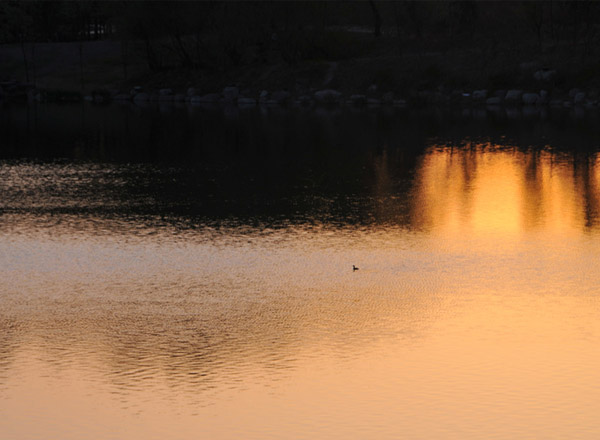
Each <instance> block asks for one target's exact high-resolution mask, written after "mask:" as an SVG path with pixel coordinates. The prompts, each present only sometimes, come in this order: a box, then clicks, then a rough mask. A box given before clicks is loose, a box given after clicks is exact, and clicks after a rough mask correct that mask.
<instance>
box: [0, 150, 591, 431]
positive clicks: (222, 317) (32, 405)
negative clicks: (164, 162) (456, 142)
mask: <svg viewBox="0 0 600 440" xmlns="http://www.w3.org/2000/svg"><path fill="white" fill-rule="evenodd" d="M598 160H599V159H598V156H597V155H588V156H586V157H584V158H574V157H572V156H568V155H561V154H558V153H553V152H551V151H537V150H531V151H523V150H518V149H512V148H505V147H502V148H501V147H498V146H492V145H469V146H468V147H465V148H447V147H444V146H440V145H434V146H432V147H431V148H430V149H429V150H428V151H427V152H426V154H424V155H423V156H422V158H421V160H420V162H419V164H418V166H417V168H416V169H415V173H414V179H413V180H412V182H411V183H410V185H409V187H410V189H409V190H408V191H407V192H406V193H396V192H394V190H393V189H392V188H394V178H393V177H392V176H393V172H392V171H393V170H391V169H390V166H391V165H390V161H389V157H388V156H387V153H386V152H384V154H383V155H381V156H380V157H379V158H377V159H376V160H375V162H374V165H373V166H374V170H375V174H376V181H375V186H374V188H373V194H374V199H375V200H372V201H366V202H365V203H364V204H363V205H360V206H359V207H358V209H368V210H372V211H373V212H371V214H373V216H374V217H375V219H376V221H375V222H374V223H373V224H369V226H368V227H366V226H353V225H346V226H344V225H342V226H340V225H337V224H336V225H328V224H327V223H324V224H319V223H318V222H310V221H307V222H306V223H299V224H290V225H288V226H286V227H282V228H277V229H273V230H272V231H269V232H268V233H266V232H265V231H264V230H260V229H258V228H255V229H253V228H252V227H248V225H245V224H240V225H238V226H237V227H236V226H235V225H232V226H230V228H229V229H225V230H222V231H219V232H218V233H216V232H215V231H214V230H213V229H211V228H210V227H199V228H197V229H186V230H179V229H178V228H176V227H165V226H161V227H153V226H152V225H151V224H150V225H133V227H132V228H131V229H127V228H123V227H121V226H122V225H121V226H120V227H119V228H116V226H115V225H116V223H115V222H114V220H111V219H107V218H94V219H92V220H89V219H87V220H86V219H84V220H81V219H79V220H77V219H73V218H72V217H70V216H69V215H68V214H52V215H54V216H58V217H60V218H61V219H62V220H63V221H62V222H60V223H61V224H62V226H59V225H58V224H59V223H57V222H54V223H52V224H53V225H54V226H52V227H51V228H44V227H40V224H42V225H43V224H45V223H44V222H43V221H42V222H41V223H40V219H39V218H37V217H36V214H35V213H33V214H32V213H26V212H24V213H21V214H19V213H17V214H13V215H5V216H3V219H4V221H5V223H6V224H7V225H8V226H9V227H7V228H6V229H3V230H2V232H1V233H0V250H1V251H0V292H1V296H0V330H1V331H0V433H2V434H3V436H5V437H6V438H10V439H33V438H61V439H105V438H128V439H134V440H135V439H142V438H144V439H164V438H170V439H191V438H213V439H237V438H248V439H264V438H286V439H301V438H312V439H317V438H321V439H347V438H361V439H393V438H410V439H420V438H423V439H425V438H427V439H466V438H472V439H480V438H498V439H514V438H525V437H526V438H557V439H559V438H560V439H562V438H578V439H583V438H585V439H595V438H597V437H598V436H599V435H600V425H599V424H598V422H597V413H598V402H600V377H599V376H598V374H597V365H598V364H599V363H600V350H598V348H597V347H598V343H599V342H600V321H599V320H598V319H597V311H598V306H599V305H600V304H599V300H598V296H597V294H598V288H599V287H600V270H598V269H600V267H599V264H598V261H599V259H598V258H599V257H600V236H599V234H598V229H597V225H598V207H599V200H600V199H599V197H600V175H599V171H598V167H599V166H600V163H599V162H598ZM30 171H32V172H33V173H34V174H35V170H30ZM45 173H48V169H46V170H45ZM46 178H47V177H45V179H46ZM49 180H50V181H51V180H52V179H49ZM54 196H55V197H54V198H53V202H52V203H58V202H57V200H59V199H60V194H54ZM95 197H96V198H100V199H101V198H102V195H97V196H95ZM36 200H38V202H39V200H41V199H39V198H38V199H36ZM78 203H82V201H81V200H79V202H78ZM21 208H22V207H21ZM42 215H43V214H37V216H38V217H39V216H42ZM407 218H408V219H409V220H408V223H406V222H405V219H407ZM377 219H379V221H377ZM394 219H396V223H394V221H393V220H394ZM307 220H311V219H307ZM315 224H317V226H315ZM111 227H112V228H114V229H113V230H111ZM111 231H112V232H111ZM240 231H242V232H240ZM352 264H356V265H358V266H360V270H359V271H358V272H352V270H351V267H352Z"/></svg>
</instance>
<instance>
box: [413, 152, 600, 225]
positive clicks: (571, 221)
mask: <svg viewBox="0 0 600 440" xmlns="http://www.w3.org/2000/svg"><path fill="white" fill-rule="evenodd" d="M598 160H599V159H598V156H597V155H594V156H592V157H590V158H586V160H584V161H579V160H572V159H571V160H569V158H561V157H560V155H557V154H556V153H553V152H550V151H544V150H542V151H538V150H533V151H520V150H516V149H514V150H513V149H507V148H501V149H499V148H498V147H495V146H492V145H469V147H468V148H462V149H458V150H454V149H448V148H442V147H440V146H433V147H432V148H431V152H430V154H427V155H426V156H425V157H424V159H423V162H422V164H421V166H420V168H419V172H418V175H417V179H416V181H417V184H416V194H417V196H416V198H417V200H416V202H415V209H414V214H413V215H414V217H413V223H414V224H416V225H420V226H421V227H423V228H425V229H426V230H427V231H429V232H431V233H436V234H437V233H439V234H442V235H446V234H452V233H460V232H468V233H469V234H492V235H500V236H502V235H506V234H509V235H512V234H520V233H526V232H527V231H535V230H539V231H542V230H543V231H546V232H552V233H560V234H574V235H577V234H580V233H581V232H582V231H584V230H585V229H586V228H588V227H590V226H592V225H593V224H595V223H596V222H597V217H598V212H599V211H598V209H599V207H600V200H599V199H598V197H599V194H600V191H599V188H598V184H599V180H600V171H599V167H598Z"/></svg>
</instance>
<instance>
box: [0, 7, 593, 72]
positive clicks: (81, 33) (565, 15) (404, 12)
mask: <svg viewBox="0 0 600 440" xmlns="http://www.w3.org/2000/svg"><path fill="white" fill-rule="evenodd" d="M599 21H600V2H596V1H591V0H590V1H544V2H536V1H521V2H478V1H437V2H436V1H434V2H421V1H404V2H387V1H381V0H357V1H351V2H341V1H280V2H269V1H241V2H227V1H206V2H180V1H118V2H117V1H79V2H74V1H31V2H16V1H15V2H12V1H3V2H0V42H2V43H24V42H30V43H31V42H59V41H81V40H93V39H105V38H111V39H116V40H119V41H121V43H122V52H123V53H122V56H123V57H124V59H126V58H127V54H128V51H129V50H130V43H132V42H135V43H136V44H139V45H140V47H141V50H142V51H143V54H144V57H145V59H146V61H147V64H148V66H149V68H150V69H152V70H160V69H163V68H168V67H189V68H203V67H209V68H210V67H226V66H228V65H244V64H250V63H255V62H261V61H266V60H268V58H269V56H271V55H272V54H273V53H276V54H277V56H278V58H279V59H282V60H283V61H284V62H288V63H294V62H296V61H299V60H303V59H336V58H343V57H352V56H357V55H360V51H361V50H364V49H365V48H364V47H362V46H360V45H359V44H356V42H355V41H354V40H346V39H345V37H344V36H343V35H342V34H343V32H346V33H348V31H350V32H352V33H355V34H359V33H360V34H362V35H369V34H370V35H371V36H372V38H374V39H376V38H381V36H383V37H387V40H388V41H391V42H392V43H391V45H389V46H388V47H387V49H386V50H394V51H396V52H397V53H402V52H405V51H411V52H417V53H419V52H423V51H432V50H434V51H442V52H443V51H447V50H450V49H454V48H459V47H465V46H466V47H472V46H477V47H479V48H483V49H485V50H483V49H482V51H483V52H485V53H487V54H489V55H490V56H493V55H494V53H495V52H496V51H498V50H501V49H502V47H503V46H507V45H514V44H522V43H533V44H535V45H536V46H537V48H538V49H539V51H552V50H555V49H556V48H565V47H567V48H569V50H572V51H575V52H577V53H578V54H581V55H583V56H587V55H590V54H593V53H594V51H595V50H596V46H597V43H598V42H599V40H600V32H598V30H599ZM342 31H343V32H342ZM371 49H372V48H371V46H369V50H371ZM136 50H139V48H138V49H136Z"/></svg>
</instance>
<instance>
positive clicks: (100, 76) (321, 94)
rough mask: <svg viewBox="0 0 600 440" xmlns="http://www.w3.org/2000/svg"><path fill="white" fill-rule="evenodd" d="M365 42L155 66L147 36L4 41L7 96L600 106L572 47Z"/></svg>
mask: <svg viewBox="0 0 600 440" xmlns="http://www.w3.org/2000/svg"><path fill="white" fill-rule="evenodd" d="M347 34H348V35H345V36H344V39H342V41H343V42H344V43H345V44H350V45H353V46H356V47H359V49H356V50H354V52H353V51H349V50H347V51H346V53H342V52H341V51H340V50H337V51H333V52H332V56H330V57H329V58H327V59H314V60H304V61H299V62H296V63H286V62H284V60H283V57H282V55H281V53H277V52H276V51H274V52H272V53H270V54H269V56H268V59H264V60H260V61H258V60H254V61H248V62H247V63H246V64H244V65H240V66H227V67H222V68H211V69H207V68H205V69H200V68H197V69H184V68H181V67H179V68H175V67H172V68H164V69H161V70H159V71H152V70H150V69H149V68H148V66H147V65H146V61H145V59H144V57H143V51H142V49H141V48H140V47H139V45H140V43H133V42H132V43H130V46H129V52H128V55H127V57H126V59H125V58H124V57H123V56H122V54H121V52H120V51H121V49H122V47H121V43H120V42H118V41H108V40H107V41H91V42H71V43H35V44H26V45H25V46H24V47H21V46H19V45H3V46H1V47H0V56H1V57H2V59H3V60H4V61H3V63H2V65H1V66H0V99H2V100H5V101H6V100H27V101H30V102H33V101H50V102H64V101H82V100H91V101H94V102H96V103H99V104H100V103H107V102H111V101H132V102H135V103H142V102H169V101H174V102H190V103H193V102H196V103H209V104H218V103H235V104H236V105H241V106H252V105H258V104H265V105H292V104H300V105H307V106H311V105H321V104H324V105H346V104H351V105H354V106H358V107H360V106H378V105H397V106H404V105H408V106H421V105H461V106H468V105H473V104H476V105H479V104H487V105H517V106H519V105H537V106H546V105H552V106H565V107H570V106H574V105H582V106H587V107H594V106H598V104H599V99H600V84H599V82H598V81H599V80H600V79H599V78H600V76H599V75H596V73H597V71H598V65H597V63H596V62H595V61H594V60H593V59H591V58H588V59H584V58H582V57H579V56H575V55H569V50H568V48H566V47H562V48H561V47H559V48H554V49H552V50H551V51H550V50H546V51H545V52H543V53H539V54H538V53H536V51H535V50H534V49H532V48H531V47H529V46H530V45H529V46H528V45H527V44H523V47H520V48H509V47H503V46H499V47H497V48H495V51H494V53H488V52H486V50H485V48H480V49H476V48H472V47H466V48H465V47H463V48H459V49H453V50H447V51H442V52H433V51H427V52H425V51H423V50H417V49H416V48H415V47H414V46H407V47H406V48H404V49H405V50H403V51H400V50H399V48H398V46H397V42H396V41H395V40H394V39H393V38H391V37H389V36H382V37H381V38H380V39H374V38H373V37H372V36H371V35H368V34H352V35H350V33H347Z"/></svg>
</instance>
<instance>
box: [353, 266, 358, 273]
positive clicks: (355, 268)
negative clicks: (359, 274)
mask: <svg viewBox="0 0 600 440" xmlns="http://www.w3.org/2000/svg"><path fill="white" fill-rule="evenodd" d="M355 270H358V267H356V266H355V265H354V264H353V265H352V272H354V271H355Z"/></svg>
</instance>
